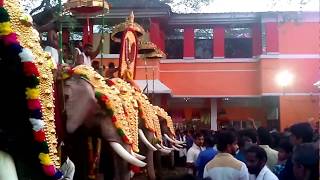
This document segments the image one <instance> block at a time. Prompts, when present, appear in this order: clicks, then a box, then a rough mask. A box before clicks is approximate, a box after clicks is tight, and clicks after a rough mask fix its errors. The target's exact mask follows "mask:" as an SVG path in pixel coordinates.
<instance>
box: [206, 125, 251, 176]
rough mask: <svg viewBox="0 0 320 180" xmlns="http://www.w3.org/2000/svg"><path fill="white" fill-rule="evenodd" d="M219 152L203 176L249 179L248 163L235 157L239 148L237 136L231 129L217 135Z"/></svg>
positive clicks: (207, 166) (209, 163) (208, 164)
mask: <svg viewBox="0 0 320 180" xmlns="http://www.w3.org/2000/svg"><path fill="white" fill-rule="evenodd" d="M217 140H218V143H217V149H218V151H219V153H218V154H217V155H216V156H215V157H214V158H213V159H212V160H211V161H209V162H208V163H207V165H206V166H205V168H204V172H203V178H209V179H214V180H230V179H237V180H249V172H248V169H247V167H246V165H245V164H244V163H243V162H241V161H239V160H237V159H236V158H234V157H233V155H235V154H236V151H237V149H238V145H237V136H236V135H235V133H233V132H231V131H221V132H219V133H218V135H217Z"/></svg>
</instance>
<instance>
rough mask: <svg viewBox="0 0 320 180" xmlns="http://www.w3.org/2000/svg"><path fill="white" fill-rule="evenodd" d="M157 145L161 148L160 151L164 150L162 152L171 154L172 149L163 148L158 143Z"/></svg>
mask: <svg viewBox="0 0 320 180" xmlns="http://www.w3.org/2000/svg"><path fill="white" fill-rule="evenodd" d="M155 146H156V147H157V148H158V150H159V151H160V152H162V153H164V154H169V153H171V150H168V149H163V148H162V147H161V146H160V145H159V144H156V145H155Z"/></svg>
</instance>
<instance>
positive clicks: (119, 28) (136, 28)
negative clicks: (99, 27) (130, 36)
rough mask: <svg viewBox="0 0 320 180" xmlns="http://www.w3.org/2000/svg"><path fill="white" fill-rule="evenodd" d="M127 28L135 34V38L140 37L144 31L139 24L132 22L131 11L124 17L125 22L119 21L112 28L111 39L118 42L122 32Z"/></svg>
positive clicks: (132, 15)
mask: <svg viewBox="0 0 320 180" xmlns="http://www.w3.org/2000/svg"><path fill="white" fill-rule="evenodd" d="M128 29H130V30H131V31H133V32H134V33H135V34H136V36H137V38H139V37H141V36H142V35H143V34H144V33H145V31H144V29H143V28H142V27H141V26H140V25H139V24H137V23H135V22H134V14H133V12H131V14H130V16H129V18H128V19H126V21H125V22H123V23H120V24H118V25H116V26H115V27H114V28H113V30H112V34H111V39H112V40H113V41H115V42H119V43H120V42H121V40H122V35H123V33H124V32H125V31H127V30H128Z"/></svg>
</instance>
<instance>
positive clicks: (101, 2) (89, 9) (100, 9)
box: [64, 0, 109, 66]
mask: <svg viewBox="0 0 320 180" xmlns="http://www.w3.org/2000/svg"><path fill="white" fill-rule="evenodd" d="M64 8H65V10H67V11H70V12H71V13H72V14H73V15H76V16H86V17H87V18H86V26H87V29H86V31H87V33H88V36H87V38H86V39H83V41H84V42H83V43H84V44H86V43H88V42H91V41H92V38H93V29H91V28H90V19H89V16H96V15H99V14H102V28H104V25H105V24H104V23H105V22H104V19H105V18H104V15H105V13H106V10H109V4H108V3H107V2H106V0H68V1H67V2H66V3H65V4H64ZM101 35H102V37H104V31H102V34H101ZM102 50H103V42H102V46H101V52H102ZM102 58H103V56H102V53H101V60H100V66H102Z"/></svg>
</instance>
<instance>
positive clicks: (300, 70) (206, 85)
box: [63, 0, 320, 130]
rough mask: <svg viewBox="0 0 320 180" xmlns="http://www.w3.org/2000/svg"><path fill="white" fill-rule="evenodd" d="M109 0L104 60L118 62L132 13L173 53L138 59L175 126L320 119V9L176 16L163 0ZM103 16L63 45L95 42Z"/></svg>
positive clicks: (141, 75)
mask: <svg viewBox="0 0 320 180" xmlns="http://www.w3.org/2000/svg"><path fill="white" fill-rule="evenodd" d="M124 2H126V3H124ZM109 3H110V4H111V8H110V10H109V12H108V13H107V14H106V15H105V17H104V22H105V24H106V25H107V26H106V27H105V28H104V31H105V33H104V36H105V45H104V48H103V53H102V55H99V56H98V57H97V60H98V61H100V60H102V63H103V64H104V65H105V66H106V67H108V64H109V63H110V62H114V63H115V64H116V66H117V65H118V58H119V51H120V44H117V43H115V42H113V41H112V40H111V39H110V34H111V32H112V27H113V26H114V25H116V24H119V23H121V22H123V21H124V20H125V18H126V17H127V16H128V15H129V13H130V12H131V11H133V12H134V15H135V20H136V22H137V23H139V24H140V25H141V26H143V27H144V29H145V30H146V32H147V33H146V35H144V36H143V37H142V39H143V40H145V41H151V42H153V43H154V44H156V45H157V46H158V47H159V48H160V49H161V50H162V51H163V52H165V54H166V58H163V59H148V60H145V59H143V58H139V59H138V62H137V66H136V76H135V77H136V82H137V83H138V84H139V86H140V88H141V89H145V92H146V89H148V93H149V95H150V98H152V101H153V102H154V103H155V104H158V105H161V106H162V107H164V108H165V109H166V110H167V111H168V112H169V113H170V115H171V116H172V118H173V121H174V122H175V124H176V126H178V127H181V128H187V127H199V128H207V129H214V130H215V129H217V128H220V127H222V126H224V125H226V124H232V125H233V126H234V127H236V128H245V127H248V126H250V123H249V122H250V119H253V120H254V122H255V123H256V125H257V126H260V125H263V126H266V127H269V128H277V129H279V130H284V129H285V128H287V127H289V126H290V125H291V124H293V123H296V122H299V121H308V120H312V119H318V118H319V95H320V93H319V89H318V88H317V87H316V86H315V85H314V84H315V83H316V82H317V81H318V80H319V79H320V69H319V68H320V55H319V50H320V39H319V36H320V34H319V28H320V27H319V14H318V13H319V12H248V13H206V14H176V13H173V12H172V11H171V9H170V7H169V6H168V5H166V4H163V3H160V2H158V1H156V0H150V1H142V0H136V1H120V0H109ZM102 21H103V20H102V17H101V16H98V17H92V18H90V21H86V17H76V22H75V23H74V24H73V27H72V30H70V29H71V28H70V27H69V25H68V24H67V23H65V24H64V32H63V35H64V42H66V43H67V42H71V41H77V40H82V41H83V42H84V43H88V42H89V43H93V44H94V46H95V47H96V46H97V45H98V43H99V39H100V36H101V33H99V32H100V31H101V30H102V28H101V24H102ZM87 25H89V28H88V26H87ZM101 57H102V59H101ZM145 62H146V64H145ZM146 85H148V87H147V88H146Z"/></svg>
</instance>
